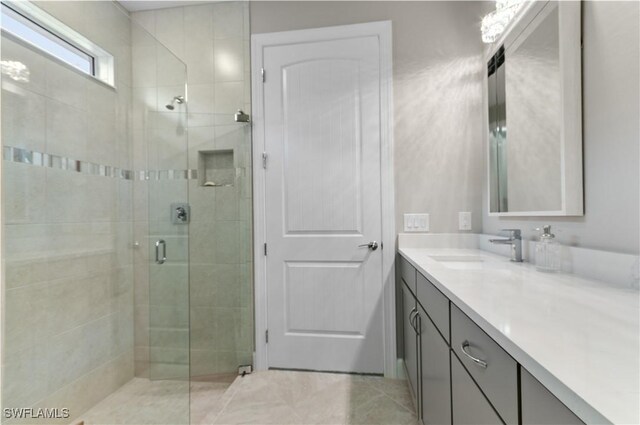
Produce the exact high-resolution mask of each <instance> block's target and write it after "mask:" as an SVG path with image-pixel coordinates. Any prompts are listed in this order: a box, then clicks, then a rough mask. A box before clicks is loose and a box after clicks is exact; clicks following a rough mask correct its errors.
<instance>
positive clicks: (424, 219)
mask: <svg viewBox="0 0 640 425" xmlns="http://www.w3.org/2000/svg"><path fill="white" fill-rule="evenodd" d="M404 231H405V232H428V231H429V214H405V215H404Z"/></svg>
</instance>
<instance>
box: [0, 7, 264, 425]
mask: <svg viewBox="0 0 640 425" xmlns="http://www.w3.org/2000/svg"><path fill="white" fill-rule="evenodd" d="M4 3H5V2H3V7H5V5H4ZM29 4H31V5H33V6H34V7H36V8H37V9H34V10H39V11H40V12H42V13H44V15H41V14H37V16H38V17H41V16H47V17H48V18H47V19H49V18H51V19H52V20H51V21H50V22H55V23H56V24H55V25H54V26H53V28H55V29H56V30H58V29H60V28H63V29H64V31H63V33H64V34H74V33H77V34H79V36H78V37H80V38H83V37H84V38H86V39H87V40H90V41H91V42H92V43H95V45H97V46H99V47H100V48H101V49H103V50H104V51H105V52H108V53H109V55H111V57H112V65H113V76H114V78H113V84H110V83H108V82H105V81H104V80H102V79H100V78H99V76H98V75H89V74H91V73H90V72H89V73H86V72H82V71H81V70H78V69H77V68H75V67H73V66H70V65H69V64H66V63H64V62H62V61H61V60H60V59H59V58H57V57H54V55H52V54H50V53H46V52H43V51H42V50H41V49H39V48H38V47H37V46H34V45H32V44H30V43H27V42H25V41H24V40H22V39H20V37H17V36H15V34H10V33H9V32H7V31H4V30H3V32H2V39H1V43H2V45H1V50H0V54H1V58H0V59H1V63H2V74H1V76H0V78H1V80H0V81H1V85H2V92H1V100H2V107H1V110H0V115H1V137H2V154H3V161H2V180H1V183H2V244H3V245H2V265H3V280H2V298H1V300H2V343H1V345H0V347H1V352H2V368H1V371H2V373H1V380H2V382H1V384H2V391H1V403H2V405H1V407H2V410H1V412H2V415H3V416H2V418H1V420H0V422H1V423H36V424H37V423H41V424H50V423H64V424H66V423H73V424H75V423H78V422H79V421H81V420H82V421H84V423H85V424H86V425H89V424H98V423H121V424H134V423H135V424H188V423H199V422H200V421H202V420H204V419H205V418H206V416H207V414H208V413H209V412H208V409H210V408H212V406H209V404H212V405H213V404H215V403H213V401H214V399H215V397H217V396H219V395H220V394H222V392H223V390H224V388H226V385H228V383H229V382H230V380H231V379H232V377H233V375H234V374H236V373H237V368H238V366H240V365H243V364H251V354H252V351H253V339H252V334H253V327H252V326H253V325H252V314H253V309H252V304H251V302H252V301H251V299H252V295H251V290H252V289H251V288H252V286H251V272H250V270H251V251H250V247H251V246H252V244H251V237H252V235H251V227H250V223H251V186H250V181H251V176H250V162H249V161H250V137H251V134H250V126H248V125H247V124H242V123H236V122H234V113H235V111H236V110H237V109H243V110H245V111H247V112H248V111H250V105H249V101H248V99H249V93H248V69H249V68H248V59H247V56H248V55H247V54H246V53H247V52H248V23H247V13H248V9H247V5H246V3H244V2H229V3H226V4H207V5H202V6H190V7H181V8H174V9H166V10H163V11H150V12H137V13H133V14H131V13H129V12H127V11H125V10H124V9H122V8H121V6H120V5H119V4H117V3H115V2H111V1H95V2H73V1H59V2H31V3H29ZM6 5H7V6H11V2H7V3H6ZM40 12H38V13H40ZM176 16H177V17H181V18H180V19H182V21H181V22H178V23H176V22H175V20H176ZM197 16H200V17H205V19H202V20H201V21H200V22H195V21H193V20H191V21H189V22H188V24H189V25H187V20H188V19H190V18H189V17H191V18H193V17H197ZM234 16H235V17H236V18H237V17H239V19H236V20H235V21H234V20H233V19H231V18H230V17H234ZM132 17H133V19H132ZM167 17H171V19H172V20H174V22H173V26H172V27H171V31H172V34H173V35H174V36H175V34H176V31H177V29H176V28H178V29H180V28H181V29H182V31H185V34H183V35H182V43H183V46H184V44H185V43H186V42H185V40H186V39H187V36H189V34H186V31H187V30H188V28H191V29H192V30H193V28H199V26H204V27H206V26H207V25H211V27H212V36H211V37H210V38H208V39H206V40H205V39H199V40H197V43H195V42H193V41H194V40H191V41H192V42H193V43H190V44H193V45H194V46H195V45H198V46H203V49H205V50H206V49H208V48H209V47H210V48H211V49H212V50H213V49H216V48H218V49H219V50H218V51H223V50H224V49H226V52H227V53H229V52H231V53H232V54H231V58H232V59H233V58H235V59H234V60H235V62H233V61H232V62H233V63H232V65H233V66H236V67H239V69H240V71H239V73H236V75H235V76H233V77H229V75H225V74H224V72H223V71H224V69H225V68H224V66H223V67H222V68H221V69H222V70H221V71H219V72H217V73H216V74H215V75H213V76H212V77H211V79H212V81H211V84H210V85H211V86H212V87H215V89H216V93H219V96H215V95H214V96H211V99H208V100H207V99H205V100H203V96H202V95H201V93H200V91H201V90H203V89H204V88H205V84H203V83H202V81H199V80H198V79H197V78H196V79H194V77H193V76H191V74H190V72H191V66H192V65H193V73H194V75H198V74H202V70H201V69H199V67H200V66H201V65H200V62H202V61H198V60H195V59H194V57H193V54H192V55H191V56H190V55H189V54H186V53H185V50H184V49H181V48H180V47H179V46H176V45H175V44H174V45H171V43H172V42H173V40H172V39H169V41H168V42H167V41H166V40H167V38H168V36H167V35H166V34H161V33H158V32H157V31H158V29H159V28H161V27H162V28H163V27H164V26H162V25H161V21H162V20H163V19H166V18H167ZM138 22H140V23H141V24H139V23H138ZM223 23H224V28H223V27H217V26H216V25H218V24H219V25H223ZM230 25H232V26H231V27H230ZM238 26H239V28H238ZM213 28H217V29H218V32H215V31H213ZM221 28H222V29H224V31H222V29H221ZM216 34H217V35H216ZM230 34H231V35H230ZM163 37H164V39H163ZM208 46H209V47H208ZM191 53H193V51H192V52H191ZM226 57H227V60H228V57H229V55H227V56H226ZM225 66H227V68H228V67H229V64H228V63H227V64H226V65H225ZM17 71H19V72H17ZM199 78H202V77H199ZM194 81H195V82H196V84H192V83H193V82H194ZM230 87H233V88H238V87H239V88H240V90H239V94H236V95H235V96H234V95H230V94H229V91H228V89H229V88H230ZM225 90H227V91H226V92H225ZM204 98H206V96H205V97H204ZM208 103H211V105H208ZM221 382H222V383H224V384H222V383H221ZM7 409H9V410H7ZM28 409H31V410H28ZM39 409H42V410H39ZM36 414H44V415H45V416H44V417H43V416H36V417H35V419H34V416H33V415H36Z"/></svg>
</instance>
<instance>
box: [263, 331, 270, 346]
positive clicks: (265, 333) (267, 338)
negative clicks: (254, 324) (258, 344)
mask: <svg viewBox="0 0 640 425" xmlns="http://www.w3.org/2000/svg"><path fill="white" fill-rule="evenodd" d="M264 340H265V342H266V343H267V344H268V343H269V329H267V330H266V331H264Z"/></svg>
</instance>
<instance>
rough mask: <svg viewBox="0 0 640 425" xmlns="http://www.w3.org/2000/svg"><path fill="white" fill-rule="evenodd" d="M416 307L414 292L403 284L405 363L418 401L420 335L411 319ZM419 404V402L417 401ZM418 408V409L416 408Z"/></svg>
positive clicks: (412, 390)
mask: <svg viewBox="0 0 640 425" xmlns="http://www.w3.org/2000/svg"><path fill="white" fill-rule="evenodd" d="M415 309H416V299H415V298H414V297H413V294H412V293H411V292H410V291H409V289H407V287H406V286H405V285H402V311H403V313H402V328H403V340H404V364H405V367H406V369H407V380H408V381H409V386H410V387H411V392H412V393H413V397H414V401H416V402H417V398H418V397H419V394H418V337H417V335H416V331H415V330H414V329H413V327H412V326H411V321H410V319H411V318H412V317H413V314H412V313H414V312H415ZM416 406H417V403H416ZM416 410H417V409H416Z"/></svg>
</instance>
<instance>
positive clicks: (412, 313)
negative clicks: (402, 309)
mask: <svg viewBox="0 0 640 425" xmlns="http://www.w3.org/2000/svg"><path fill="white" fill-rule="evenodd" d="M414 314H418V309H417V308H416V307H414V308H412V309H411V312H410V313H409V324H410V325H411V327H412V328H413V319H414V316H413V315H414ZM414 329H415V328H414Z"/></svg>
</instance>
